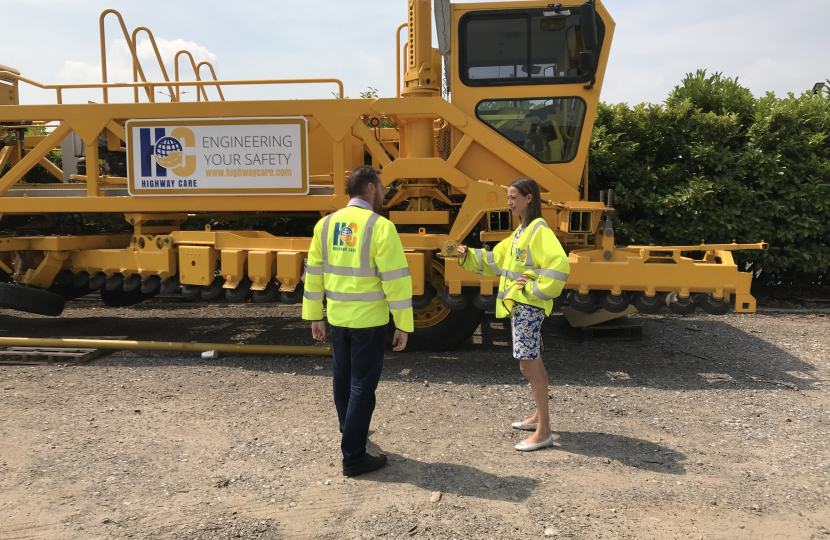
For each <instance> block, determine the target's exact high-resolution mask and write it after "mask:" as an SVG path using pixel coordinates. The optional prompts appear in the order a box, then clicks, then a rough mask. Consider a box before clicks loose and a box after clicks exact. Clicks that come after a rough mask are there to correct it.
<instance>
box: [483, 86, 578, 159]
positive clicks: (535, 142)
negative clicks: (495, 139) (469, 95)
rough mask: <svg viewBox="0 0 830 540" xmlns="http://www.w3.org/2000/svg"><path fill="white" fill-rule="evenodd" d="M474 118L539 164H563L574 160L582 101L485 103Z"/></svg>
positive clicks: (575, 99)
mask: <svg viewBox="0 0 830 540" xmlns="http://www.w3.org/2000/svg"><path fill="white" fill-rule="evenodd" d="M476 116H477V117H478V118H479V119H480V120H481V121H482V122H484V123H485V124H487V125H488V126H490V127H491V128H493V129H494V130H496V131H498V132H499V133H500V134H501V135H502V136H504V137H506V138H508V139H510V140H511V141H512V142H513V144H515V145H516V146H518V147H519V148H521V149H522V150H524V151H525V152H527V153H528V154H530V155H532V156H533V157H535V158H536V159H538V160H539V161H541V162H542V163H565V162H568V161H571V160H573V159H574V158H575V157H576V151H577V148H578V147H579V138H580V136H581V135H582V124H583V123H584V121H585V102H584V101H583V100H582V99H581V98H577V97H571V98H539V99H518V100H503V99H502V100H486V101H482V102H480V103H479V104H478V105H477V106H476Z"/></svg>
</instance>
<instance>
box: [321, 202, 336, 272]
mask: <svg viewBox="0 0 830 540" xmlns="http://www.w3.org/2000/svg"><path fill="white" fill-rule="evenodd" d="M333 215H334V214H329V215H327V216H326V219H325V220H324V221H323V237H322V238H321V240H322V244H323V266H326V265H327V264H328V263H329V221H331V216H333Z"/></svg>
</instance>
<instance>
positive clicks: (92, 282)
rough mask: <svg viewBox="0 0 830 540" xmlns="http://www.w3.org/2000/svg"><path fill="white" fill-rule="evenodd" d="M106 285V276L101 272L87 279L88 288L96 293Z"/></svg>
mask: <svg viewBox="0 0 830 540" xmlns="http://www.w3.org/2000/svg"><path fill="white" fill-rule="evenodd" d="M106 283H107V275H106V274H105V273H103V272H96V273H95V274H94V275H92V276H90V278H89V288H90V289H91V290H93V291H97V290H98V289H100V288H101V287H103V286H104V285H105V284H106Z"/></svg>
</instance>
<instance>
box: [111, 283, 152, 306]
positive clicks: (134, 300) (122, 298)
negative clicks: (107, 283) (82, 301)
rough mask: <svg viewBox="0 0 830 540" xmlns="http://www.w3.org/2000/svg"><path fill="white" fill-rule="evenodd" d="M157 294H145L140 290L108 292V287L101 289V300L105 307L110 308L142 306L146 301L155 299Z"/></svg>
mask: <svg viewBox="0 0 830 540" xmlns="http://www.w3.org/2000/svg"><path fill="white" fill-rule="evenodd" d="M155 295H156V293H150V294H144V293H143V292H141V290H140V289H135V290H132V291H125V290H124V289H115V290H112V291H111V290H108V289H107V288H106V287H104V288H102V289H101V300H102V301H103V302H104V305H105V306H109V307H126V306H133V305H135V304H140V303H141V302H143V301H145V300H149V299H150V298H152V297H154V296H155Z"/></svg>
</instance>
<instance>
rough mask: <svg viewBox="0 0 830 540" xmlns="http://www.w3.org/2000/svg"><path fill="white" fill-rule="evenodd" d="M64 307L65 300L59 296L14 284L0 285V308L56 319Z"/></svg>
mask: <svg viewBox="0 0 830 540" xmlns="http://www.w3.org/2000/svg"><path fill="white" fill-rule="evenodd" d="M65 305H66V300H65V299H64V298H63V296H61V295H59V294H55V293H52V292H49V291H44V290H43V289H35V288H33V287H26V286H24V285H17V284H16V283H0V307H3V308H6V309H14V310H17V311H25V312H26V313H36V314H38V315H46V316H48V317H57V316H58V315H60V314H61V313H63V307H64V306H65Z"/></svg>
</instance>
